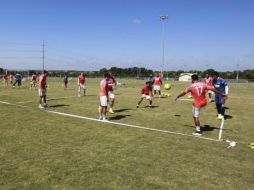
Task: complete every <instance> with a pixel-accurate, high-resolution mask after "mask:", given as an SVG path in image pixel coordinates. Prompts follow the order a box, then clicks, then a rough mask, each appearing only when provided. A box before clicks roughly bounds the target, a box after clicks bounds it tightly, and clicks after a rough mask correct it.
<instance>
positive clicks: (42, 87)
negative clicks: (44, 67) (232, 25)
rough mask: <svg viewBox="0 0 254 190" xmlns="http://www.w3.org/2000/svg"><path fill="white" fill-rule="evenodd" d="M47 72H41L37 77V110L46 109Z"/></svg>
mask: <svg viewBox="0 0 254 190" xmlns="http://www.w3.org/2000/svg"><path fill="white" fill-rule="evenodd" d="M47 74H48V72H47V71H43V72H42V74H41V75H40V76H39V90H38V92H39V97H40V98H39V108H40V109H44V108H47V107H48V105H47V99H46V98H47Z"/></svg>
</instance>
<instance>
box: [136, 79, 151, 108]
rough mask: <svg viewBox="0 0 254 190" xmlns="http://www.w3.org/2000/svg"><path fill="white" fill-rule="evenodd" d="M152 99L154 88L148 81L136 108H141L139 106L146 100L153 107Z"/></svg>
mask: <svg viewBox="0 0 254 190" xmlns="http://www.w3.org/2000/svg"><path fill="white" fill-rule="evenodd" d="M152 97H153V93H152V88H151V86H150V83H149V82H148V81H147V82H146V85H145V86H144V88H142V90H141V98H140V100H139V102H138V104H137V106H136V107H137V108H139V105H140V104H141V102H142V101H143V99H144V98H145V99H146V100H148V101H149V107H152V103H153V101H152Z"/></svg>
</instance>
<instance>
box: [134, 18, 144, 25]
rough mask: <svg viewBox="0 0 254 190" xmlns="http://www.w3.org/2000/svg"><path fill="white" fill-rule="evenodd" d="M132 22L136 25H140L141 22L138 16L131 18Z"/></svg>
mask: <svg viewBox="0 0 254 190" xmlns="http://www.w3.org/2000/svg"><path fill="white" fill-rule="evenodd" d="M132 23H133V24H136V25H140V24H141V23H142V20H141V19H139V18H135V19H133V20H132Z"/></svg>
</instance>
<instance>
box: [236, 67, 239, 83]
mask: <svg viewBox="0 0 254 190" xmlns="http://www.w3.org/2000/svg"><path fill="white" fill-rule="evenodd" d="M236 66H237V71H236V81H237V83H239V64H236Z"/></svg>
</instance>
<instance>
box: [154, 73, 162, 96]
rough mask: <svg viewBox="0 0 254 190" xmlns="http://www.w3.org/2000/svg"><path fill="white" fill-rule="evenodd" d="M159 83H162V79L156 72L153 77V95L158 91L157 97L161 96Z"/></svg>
mask: <svg viewBox="0 0 254 190" xmlns="http://www.w3.org/2000/svg"><path fill="white" fill-rule="evenodd" d="M161 85H162V80H161V77H160V74H157V75H156V76H155V77H154V78H153V93H154V95H156V92H157V91H158V93H159V98H160V97H161Z"/></svg>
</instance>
